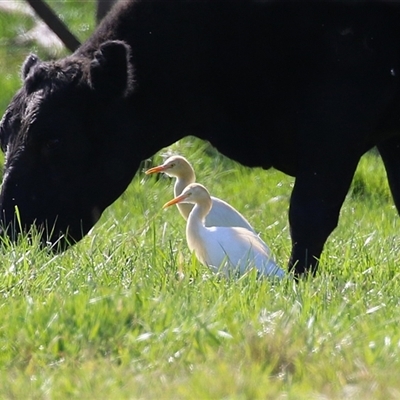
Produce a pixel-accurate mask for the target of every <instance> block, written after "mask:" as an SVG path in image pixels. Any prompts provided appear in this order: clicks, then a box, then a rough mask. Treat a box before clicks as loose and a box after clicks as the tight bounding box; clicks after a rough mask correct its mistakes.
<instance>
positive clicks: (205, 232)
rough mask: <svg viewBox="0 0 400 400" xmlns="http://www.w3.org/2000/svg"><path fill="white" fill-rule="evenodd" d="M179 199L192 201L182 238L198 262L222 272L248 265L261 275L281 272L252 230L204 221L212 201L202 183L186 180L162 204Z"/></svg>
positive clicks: (182, 201) (236, 270) (173, 202)
mask: <svg viewBox="0 0 400 400" xmlns="http://www.w3.org/2000/svg"><path fill="white" fill-rule="evenodd" d="M180 203H190V204H194V207H193V210H192V211H191V212H190V214H189V218H188V220H187V224H186V240H187V243H188V246H189V249H190V250H191V251H193V252H194V253H195V254H196V257H197V258H198V260H199V261H200V262H201V263H202V264H204V265H207V266H208V267H210V268H211V270H213V271H216V272H218V271H221V272H224V273H225V274H226V275H230V274H232V273H233V274H235V273H239V274H243V273H244V272H246V271H248V270H250V269H252V268H256V269H257V270H258V272H259V273H260V274H261V275H265V276H275V277H279V278H282V277H283V276H284V275H285V272H284V271H283V270H282V269H281V268H279V267H278V266H277V265H276V263H275V262H274V260H273V259H272V255H271V252H270V249H269V248H268V246H267V245H266V244H265V243H264V242H263V241H262V240H261V239H260V238H259V237H258V236H257V235H256V234H255V233H254V232H252V231H250V230H248V229H246V228H242V227H224V226H212V227H206V226H205V225H204V220H205V218H206V216H207V214H208V213H209V211H210V210H211V205H212V202H211V196H210V193H209V192H208V190H207V189H206V188H205V187H204V186H203V185H200V184H199V183H192V184H190V185H189V186H187V187H186V188H185V189H184V190H183V192H182V193H181V194H180V195H179V196H177V197H175V198H174V199H172V200H170V201H169V202H167V203H166V204H164V206H163V208H166V207H169V206H171V205H173V204H180Z"/></svg>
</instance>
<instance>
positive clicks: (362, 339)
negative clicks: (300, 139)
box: [0, 0, 400, 399]
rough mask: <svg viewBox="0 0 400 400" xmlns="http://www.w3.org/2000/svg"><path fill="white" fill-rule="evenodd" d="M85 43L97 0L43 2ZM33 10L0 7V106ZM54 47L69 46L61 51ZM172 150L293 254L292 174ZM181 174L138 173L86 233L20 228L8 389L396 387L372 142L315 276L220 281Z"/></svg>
mask: <svg viewBox="0 0 400 400" xmlns="http://www.w3.org/2000/svg"><path fill="white" fill-rule="evenodd" d="M49 4H50V5H51V6H52V7H54V9H56V10H57V12H58V13H59V15H60V16H61V17H62V18H63V19H64V20H65V22H66V23H67V24H68V25H69V26H70V28H71V29H72V31H73V32H74V33H75V34H76V35H77V36H78V37H79V38H80V39H81V40H84V39H85V38H86V37H87V36H88V35H89V34H90V32H91V31H92V30H93V27H94V6H95V4H94V3H93V2H87V1H66V0H64V1H49ZM34 24H35V21H34V20H33V19H32V18H31V17H29V16H26V15H24V14H20V13H17V12H12V13H10V12H4V11H0V87H1V89H2V90H1V95H0V111H1V113H3V112H4V109H5V107H6V105H7V104H8V102H9V100H10V98H11V96H12V95H13V93H14V92H15V90H17V88H18V87H19V85H20V83H19V68H20V64H21V63H22V62H23V60H24V58H25V56H26V55H27V53H29V52H31V51H34V52H37V53H39V54H40V56H41V57H42V58H49V57H50V56H52V55H54V54H53V53H54V49H50V50H49V49H47V50H46V49H44V48H41V47H40V46H39V45H37V44H36V43H35V42H32V43H25V44H21V42H20V41H18V40H17V37H19V35H21V34H24V33H25V32H26V31H28V30H29V29H31V28H32V27H33V26H34ZM58 55H62V53H61V54H58ZM171 152H176V153H180V154H183V155H185V156H186V157H188V158H189V159H190V160H191V161H192V162H193V164H194V167H195V169H196V171H197V174H198V180H199V181H200V182H202V183H204V184H205V185H206V186H207V187H208V188H209V189H210V190H211V192H212V193H213V194H214V195H216V196H219V197H222V198H224V199H226V200H227V201H229V202H230V203H231V204H233V205H234V206H235V207H237V208H238V209H239V210H241V211H242V212H243V213H244V214H245V215H246V217H247V218H248V219H249V220H250V221H251V222H252V223H253V225H254V226H255V227H256V228H257V229H259V230H260V231H261V232H262V236H263V238H264V239H265V240H266V242H267V243H268V244H269V245H270V247H271V249H272V250H273V252H274V254H275V255H276V258H277V260H278V262H279V263H280V264H281V265H282V266H285V264H286V262H287V260H288V257H289V253H290V239H289V232H288V223H287V209H288V202H289V196H290V192H291V188H292V186H293V179H291V178H289V177H287V176H285V175H283V174H281V173H279V172H277V171H262V170H260V169H252V170H250V169H247V168H244V167H242V166H240V165H237V164H235V163H234V162H232V161H230V160H228V159H226V158H224V157H223V156H221V155H219V154H218V153H217V152H216V151H215V150H214V149H213V148H212V147H210V146H209V145H208V144H207V143H203V142H200V141H199V140H196V139H194V138H187V139H185V140H182V141H180V142H178V143H176V144H175V145H173V146H171V148H169V149H164V150H162V151H161V152H160V154H159V155H157V157H156V159H155V162H161V161H162V155H165V154H167V153H171ZM170 198H172V182H171V181H170V180H169V179H167V178H165V177H163V176H162V177H160V178H159V179H156V178H155V177H150V178H147V177H145V176H144V174H143V173H142V171H139V173H138V174H137V176H136V178H135V179H134V180H133V182H132V184H131V185H130V187H129V189H128V190H127V191H126V193H125V194H124V195H123V196H121V198H120V199H119V200H118V201H117V202H115V203H114V204H113V205H112V206H111V207H109V208H108V209H107V210H106V212H105V213H104V215H103V217H102V219H101V220H100V222H99V223H98V224H97V225H96V227H95V228H94V229H93V230H92V231H91V232H90V234H89V235H88V236H87V237H86V238H85V239H84V240H83V241H82V242H81V243H79V244H78V245H76V246H75V247H74V248H72V249H70V250H69V251H67V252H65V253H64V254H60V255H52V254H49V253H47V252H46V251H45V250H41V249H39V248H38V247H37V246H36V243H29V242H28V241H27V240H25V239H21V241H20V242H19V243H18V244H17V245H11V244H10V243H7V241H4V243H3V245H2V247H1V257H0V320H1V323H0V398H4V399H22V398H32V399H33V398H38V399H39V398H44V399H47V398H49V399H63V398H79V399H89V398H98V399H106V398H109V399H111V398H112V399H114V398H115V399H117V398H118V399H124V398H127V399H128V398H134V399H152V398H163V399H200V398H201V399H279V398H282V399H283V398H289V399H343V398H352V399H390V398H393V399H397V398H400V382H399V379H398V377H399V376H400V358H399V356H400V330H399V319H400V311H399V296H398V293H399V291H400V283H399V272H398V265H399V256H400V248H399V247H400V245H399V235H398V228H399V219H398V216H397V213H396V210H395V209H394V206H393V202H392V200H391V198H390V194H389V190H388V187H387V183H386V178H385V173H384V170H383V167H382V164H381V162H380V159H379V158H378V157H377V156H376V155H375V154H368V155H366V156H365V157H364V158H363V160H362V161H361V163H360V166H359V168H358V170H357V173H356V176H355V179H354V182H353V185H352V189H351V191H350V193H349V196H348V198H347V199H346V202H345V204H344V207H343V210H342V215H341V220H340V225H339V227H338V229H337V230H336V231H335V232H334V233H333V234H332V236H331V238H330V240H329V242H328V243H327V246H326V249H325V252H324V254H323V257H322V260H321V262H322V265H321V268H320V272H319V274H318V276H317V277H316V278H315V279H312V280H305V281H302V282H300V283H299V284H298V285H296V284H294V283H293V282H292V281H291V280H290V279H287V280H284V281H283V282H281V283H278V284H272V283H271V282H269V281H257V280H256V278H255V276H254V275H251V274H250V275H248V276H245V277H243V278H241V279H238V280H225V279H218V277H216V276H214V275H212V274H211V273H210V272H209V271H208V270H207V269H206V268H205V267H203V266H201V265H199V263H198V262H197V261H196V260H195V259H194V258H193V257H192V256H191V255H190V253H189V251H188V249H187V247H186V242H185V236H184V225H185V224H184V221H183V220H182V219H181V218H180V216H179V214H178V212H177V210H175V209H172V208H171V209H168V210H166V211H161V206H162V204H164V203H165V202H166V201H167V200H169V199H170Z"/></svg>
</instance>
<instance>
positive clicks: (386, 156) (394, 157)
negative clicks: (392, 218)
mask: <svg viewBox="0 0 400 400" xmlns="http://www.w3.org/2000/svg"><path fill="white" fill-rule="evenodd" d="M377 147H378V150H379V153H380V155H381V157H382V160H383V163H384V165H385V169H386V174H387V177H388V181H389V186H390V191H391V192H392V196H393V200H394V203H395V204H396V208H397V211H398V212H399V213H400V136H395V137H393V138H390V139H387V140H385V141H383V142H381V143H379V144H378V145H377Z"/></svg>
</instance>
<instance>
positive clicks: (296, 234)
mask: <svg viewBox="0 0 400 400" xmlns="http://www.w3.org/2000/svg"><path fill="white" fill-rule="evenodd" d="M319 156H320V155H319ZM319 156H316V157H315V158H319ZM320 161H321V162H317V163H315V164H314V165H313V167H314V168H305V169H303V170H302V171H301V172H300V173H299V174H298V175H297V177H296V182H295V186H294V189H293V193H292V197H291V200H290V210H289V222H290V233H291V238H292V253H291V257H290V261H289V270H290V271H293V272H294V274H295V276H297V277H298V276H300V275H303V274H304V273H307V272H309V273H312V274H314V273H315V272H316V269H317V263H318V259H319V257H320V255H321V252H322V250H323V247H324V244H325V242H326V240H327V238H328V236H329V235H330V234H331V232H332V231H333V230H334V229H335V228H336V226H337V223H338V219H339V213H340V208H341V206H342V204H343V201H344V199H345V197H346V194H347V192H348V189H349V187H350V184H351V181H352V178H353V175H354V172H355V169H356V167H357V164H358V161H359V157H358V156H357V155H355V154H343V153H340V152H338V153H336V154H335V153H331V154H330V155H328V156H327V157H326V159H325V160H324V161H325V162H322V159H321V160H320Z"/></svg>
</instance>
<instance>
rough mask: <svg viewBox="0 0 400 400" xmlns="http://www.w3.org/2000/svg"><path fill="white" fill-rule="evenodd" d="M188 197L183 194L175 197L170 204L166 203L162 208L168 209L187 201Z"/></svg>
mask: <svg viewBox="0 0 400 400" xmlns="http://www.w3.org/2000/svg"><path fill="white" fill-rule="evenodd" d="M187 197H188V194H181V195H180V196H177V197H175V198H174V199H172V200H170V201H169V202H168V203H165V204H164V205H163V206H162V208H167V207H169V206H172V205H174V204H177V203H180V202H181V201H183V200H185V199H186V198H187Z"/></svg>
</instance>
